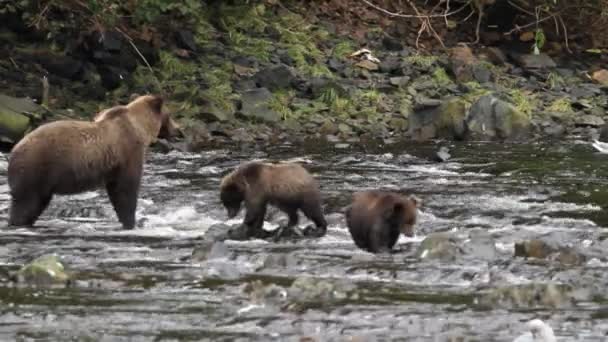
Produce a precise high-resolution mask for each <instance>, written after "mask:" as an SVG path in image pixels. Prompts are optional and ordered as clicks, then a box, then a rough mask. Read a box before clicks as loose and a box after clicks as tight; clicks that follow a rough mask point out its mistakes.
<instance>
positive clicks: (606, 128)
mask: <svg viewBox="0 0 608 342" xmlns="http://www.w3.org/2000/svg"><path fill="white" fill-rule="evenodd" d="M599 140H600V141H604V142H606V141H608V124H604V125H602V127H600V136H599Z"/></svg>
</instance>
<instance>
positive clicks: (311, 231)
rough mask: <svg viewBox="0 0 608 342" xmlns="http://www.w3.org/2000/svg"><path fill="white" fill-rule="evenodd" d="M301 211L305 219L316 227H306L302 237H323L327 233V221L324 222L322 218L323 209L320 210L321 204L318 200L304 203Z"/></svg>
mask: <svg viewBox="0 0 608 342" xmlns="http://www.w3.org/2000/svg"><path fill="white" fill-rule="evenodd" d="M301 210H302V212H303V213H304V215H306V217H308V218H309V219H310V220H311V221H312V222H314V223H315V226H316V227H311V226H308V227H306V228H305V229H304V235H305V236H311V237H322V236H325V234H326V233H327V221H325V217H324V216H323V209H322V208H321V203H319V200H318V199H315V200H309V201H306V202H305V203H304V205H302V208H301Z"/></svg>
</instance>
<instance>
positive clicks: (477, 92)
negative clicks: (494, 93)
mask: <svg viewBox="0 0 608 342" xmlns="http://www.w3.org/2000/svg"><path fill="white" fill-rule="evenodd" d="M464 85H465V86H466V87H467V88H469V89H470V91H469V92H468V93H466V94H465V95H463V96H462V99H463V100H464V101H465V102H466V103H468V104H469V105H470V104H473V103H474V102H475V101H477V100H478V99H479V98H480V97H482V96H484V95H487V94H489V93H491V91H490V90H488V89H486V88H484V87H482V86H481V84H479V82H477V81H471V82H465V83H464Z"/></svg>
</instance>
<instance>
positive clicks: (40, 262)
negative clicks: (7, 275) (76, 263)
mask: <svg viewBox="0 0 608 342" xmlns="http://www.w3.org/2000/svg"><path fill="white" fill-rule="evenodd" d="M17 280H18V281H19V282H20V283H25V284H27V285H34V286H50V285H65V284H67V282H68V280H69V276H68V275H67V273H66V272H65V268H64V267H63V264H62V263H61V261H60V260H59V257H57V256H56V255H43V256H41V257H39V258H36V259H34V260H33V261H32V262H30V263H29V264H27V265H24V266H23V267H22V268H21V269H20V270H19V271H18V272H17Z"/></svg>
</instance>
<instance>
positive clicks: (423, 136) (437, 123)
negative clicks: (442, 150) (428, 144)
mask: <svg viewBox="0 0 608 342" xmlns="http://www.w3.org/2000/svg"><path fill="white" fill-rule="evenodd" d="M465 115H466V104H465V102H464V101H462V100H461V99H459V98H451V99H447V100H445V101H443V102H442V103H441V105H440V106H438V107H434V108H430V109H423V110H417V111H416V110H415V111H414V112H413V113H411V114H410V116H409V118H408V120H409V132H410V135H411V136H412V138H413V139H415V140H418V141H425V140H429V139H433V138H436V137H444V138H449V139H462V138H463V137H464V134H465V127H464V119H465Z"/></svg>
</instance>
